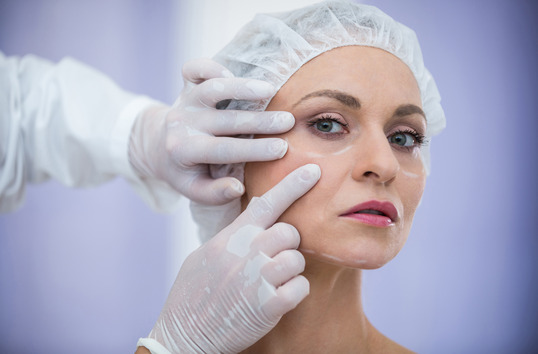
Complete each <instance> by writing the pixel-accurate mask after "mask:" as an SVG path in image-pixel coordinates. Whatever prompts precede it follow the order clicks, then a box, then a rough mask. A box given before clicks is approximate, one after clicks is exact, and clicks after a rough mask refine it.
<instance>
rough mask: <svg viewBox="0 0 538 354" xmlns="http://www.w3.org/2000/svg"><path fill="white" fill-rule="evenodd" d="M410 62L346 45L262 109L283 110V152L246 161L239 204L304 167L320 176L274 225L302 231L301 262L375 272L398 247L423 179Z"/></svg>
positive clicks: (419, 116)
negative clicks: (288, 120) (287, 115)
mask: <svg viewBox="0 0 538 354" xmlns="http://www.w3.org/2000/svg"><path fill="white" fill-rule="evenodd" d="M421 106H422V105H421V99H420V92H419V89H418V86H417V83H416V80H415V78H414V76H413V74H412V73H411V71H410V70H409V68H408V67H407V66H406V65H405V64H404V63H403V62H402V61H401V60H399V59H398V58H397V57H395V56H393V55H392V54H389V53H388V52H385V51H383V50H380V49H376V48H371V47H359V46H350V47H342V48H338V49H334V50H331V51H329V52H326V53H324V54H322V55H320V56H318V57H316V58H315V59H313V60H311V61H310V62H308V63H307V64H305V65H304V66H303V67H302V68H301V69H299V70H298V71H297V72H296V73H295V74H294V75H293V76H292V77H291V78H290V79H289V81H288V82H287V83H286V84H285V85H284V86H283V87H282V88H281V89H280V91H279V92H278V93H277V94H276V95H275V97H274V98H273V100H272V101H271V103H270V104H269V106H268V107H267V110H271V111H289V112H291V113H292V114H293V115H294V116H295V120H296V123H295V126H294V128H293V129H292V130H291V131H289V132H287V133H285V134H281V135H277V136H278V137H281V138H284V139H286V140H287V142H288V146H289V148H288V152H287V154H286V156H284V158H282V159H281V160H278V161H272V162H255V163H247V164H246V166H245V186H246V194H245V196H244V197H243V201H242V202H243V208H244V207H245V206H246V204H247V203H248V202H249V201H250V199H251V198H252V197H254V196H261V195H262V194H263V193H265V192H266V191H267V190H269V189H270V188H272V187H273V186H274V185H276V184H277V183H278V182H279V181H280V180H282V178H284V177H285V176H286V175H287V174H288V173H290V172H291V171H293V170H294V169H296V168H297V167H299V166H302V165H304V164H307V163H316V164H318V165H319V166H320V167H321V171H322V172H321V179H320V180H319V182H318V183H317V185H316V186H314V188H313V189H312V190H311V191H309V192H308V193H307V194H306V195H305V196H303V197H302V198H300V199H299V200H297V201H296V202H295V203H294V204H293V205H292V206H291V207H290V208H289V209H288V210H287V211H286V212H285V213H284V214H282V216H281V217H280V219H279V221H281V222H286V223H289V224H291V225H293V226H295V227H296V228H297V229H298V230H299V233H300V234H301V245H300V248H299V249H300V250H301V251H302V252H303V254H304V255H305V257H306V258H307V260H308V259H312V260H313V259H316V260H319V261H324V262H329V263H333V264H338V265H343V266H348V267H359V268H365V269H367V268H378V267H380V266H382V265H384V264H385V263H387V262H388V261H389V260H391V259H392V258H393V257H394V256H396V254H397V253H398V252H399V251H400V249H401V248H402V246H403V244H404V243H405V241H406V239H407V236H408V234H409V230H410V228H411V223H412V220H413V215H414V213H415V210H416V207H417V205H418V203H419V201H420V199H421V196H422V192H423V190H424V184H425V170H424V166H423V162H422V159H421V156H420V145H421V142H422V140H423V136H424V134H425V132H426V120H425V117H424V114H423V112H422V109H421Z"/></svg>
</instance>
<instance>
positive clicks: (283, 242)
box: [139, 165, 321, 353]
mask: <svg viewBox="0 0 538 354" xmlns="http://www.w3.org/2000/svg"><path fill="white" fill-rule="evenodd" d="M320 173H321V172H320V169H319V167H318V166H317V165H306V166H303V167H301V168H298V169H297V170H295V171H293V172H292V173H290V174H289V175H288V176H287V177H286V178H284V179H283V180H282V181H281V182H280V183H279V184H277V185H276V186H275V187H274V188H272V189H271V190H269V191H268V192H267V193H265V194H264V195H263V196H262V197H260V198H253V199H252V201H251V203H250V204H249V205H248V207H247V208H246V209H245V211H244V212H243V213H242V214H241V215H239V217H238V218H237V219H236V220H235V221H234V222H232V223H231V224H230V225H229V226H228V227H226V228H225V229H223V230H222V231H221V232H220V233H218V234H217V235H216V236H215V237H213V238H212V239H211V240H210V241H208V242H207V243H205V244H204V245H202V246H201V247H200V248H198V249H197V250H196V251H194V252H193V253H192V254H190V255H189V256H188V257H187V259H186V260H185V262H184V263H183V266H182V267H181V269H180V271H179V274H178V276H177V279H176V281H175V283H174V285H173V287H172V290H171V292H170V294H169V295H168V299H167V301H166V304H165V306H164V308H163V310H162V312H161V315H160V317H159V319H158V320H157V323H156V324H155V326H154V327H153V330H152V331H151V333H150V335H149V338H144V339H142V340H141V341H140V342H139V346H142V345H144V346H146V348H148V349H150V348H151V351H152V353H167V352H168V351H170V352H172V353H191V352H195V353H237V352H239V351H241V350H244V349H246V348H248V347H249V346H251V345H252V344H254V343H255V342H257V341H258V340H259V339H260V338H261V337H263V336H264V335H265V334H267V332H269V331H270V330H271V329H272V328H273V327H274V326H275V325H276V324H277V323H278V321H279V320H280V318H281V317H282V315H284V314H285V313H287V312H288V311H290V310H292V309H293V308H295V306H297V304H299V302H301V301H302V300H303V299H304V298H305V297H306V296H307V295H308V293H309V283H308V280H306V278H305V277H303V276H302V275H299V274H300V273H302V272H303V270H304V266H305V260H304V257H303V255H302V254H301V253H300V252H299V251H297V250H296V248H297V247H298V246H299V242H300V237H299V233H298V232H297V230H296V229H295V228H294V227H293V226H291V225H289V224H285V223H276V224H274V223H275V221H276V220H277V219H278V218H279V216H280V215H281V214H282V213H283V212H284V211H285V210H286V209H287V208H288V207H289V206H290V205H291V204H292V203H293V202H294V201H295V200H296V199H298V198H299V197H301V196H302V195H303V194H305V193H306V192H307V191H308V190H309V189H310V188H311V187H312V186H313V185H314V184H315V183H316V182H317V181H318V179H319V177H320ZM150 338H151V339H150ZM155 341H157V342H158V343H156V342H155ZM163 347H165V348H166V349H164V348H163ZM159 348H161V350H159Z"/></svg>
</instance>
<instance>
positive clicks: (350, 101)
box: [293, 90, 361, 109]
mask: <svg viewBox="0 0 538 354" xmlns="http://www.w3.org/2000/svg"><path fill="white" fill-rule="evenodd" d="M314 97H329V98H333V99H335V100H337V101H339V102H340V103H342V104H344V105H346V106H348V107H350V108H354V109H359V108H361V103H360V101H359V99H358V98H355V97H353V96H351V95H348V94H347V93H344V92H341V91H337V90H321V91H315V92H311V93H309V94H308V95H306V96H304V97H303V98H301V99H300V100H299V101H297V102H295V104H294V105H293V108H295V106H297V105H299V104H300V103H302V102H303V101H306V100H309V99H311V98H314Z"/></svg>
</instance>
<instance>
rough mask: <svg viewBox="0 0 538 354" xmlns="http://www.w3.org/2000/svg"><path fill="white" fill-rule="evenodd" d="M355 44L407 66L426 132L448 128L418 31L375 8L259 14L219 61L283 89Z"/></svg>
mask: <svg viewBox="0 0 538 354" xmlns="http://www.w3.org/2000/svg"><path fill="white" fill-rule="evenodd" d="M351 45H360V46H369V47H375V48H380V49H383V50H385V51H387V52H389V53H392V54H393V55H395V56H396V57H398V58H400V59H401V60H402V61H403V62H404V63H405V64H407V66H408V67H409V68H410V69H411V71H412V72H413V75H414V76H415V79H416V80H417V83H418V87H419V89H420V93H421V98H422V106H423V107H422V108H423V110H424V112H425V113H426V118H427V121H428V130H427V134H426V135H427V136H428V137H431V136H433V135H435V134H437V133H439V132H440V131H441V130H442V129H443V128H444V127H445V116H444V113H443V109H442V107H441V104H440V100H441V98H440V95H439V92H438V90H437V86H436V85H435V82H434V80H433V77H432V76H431V74H430V73H429V72H428V70H427V69H426V68H425V67H424V62H423V59H422V52H421V50H420V46H419V43H418V40H417V37H416V35H415V32H413V31H412V30H411V29H409V28H407V27H406V26H404V25H402V24H400V23H398V22H396V21H394V20H393V19H392V18H391V17H390V16H388V15H386V14H385V13H383V12H382V11H381V10H379V9H377V8H376V7H373V6H368V5H362V4H356V3H353V2H350V1H344V0H332V1H324V2H321V3H318V4H314V5H311V6H308V7H305V8H302V9H298V10H294V11H290V12H284V13H275V14H259V15H256V16H255V17H254V19H253V20H252V21H251V22H249V23H247V24H246V25H245V26H244V27H243V28H242V29H241V30H240V31H239V33H237V35H236V36H235V38H234V39H233V40H232V41H231V42H230V43H229V44H228V45H227V46H226V47H224V48H223V49H222V50H221V51H220V52H219V53H218V54H217V55H216V56H215V60H216V61H218V62H220V63H221V64H223V65H224V66H226V67H227V68H228V69H230V71H232V72H233V73H234V75H236V76H238V77H245V78H252V79H258V80H264V81H267V82H269V83H271V84H273V85H274V86H275V87H276V88H278V89H280V88H281V87H282V85H284V84H285V83H286V82H287V81H288V79H289V78H290V77H291V76H292V75H293V74H294V73H295V72H296V71H297V70H298V69H299V68H301V66H303V65H304V64H305V63H307V62H308V61H310V60H311V59H313V58H315V57H316V56H318V55H320V54H322V53H324V52H327V51H329V50H331V49H334V48H338V47H344V46H351ZM270 100H271V99H267V100H264V101H261V102H243V101H235V102H232V103H231V105H230V106H229V107H228V108H229V109H246V110H258V111H262V110H264V109H265V108H266V107H267V105H268V104H269V102H270Z"/></svg>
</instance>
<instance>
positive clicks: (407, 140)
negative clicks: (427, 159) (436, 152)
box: [389, 133, 417, 147]
mask: <svg viewBox="0 0 538 354" xmlns="http://www.w3.org/2000/svg"><path fill="white" fill-rule="evenodd" d="M389 141H390V142H391V143H392V144H396V145H399V146H403V147H411V146H414V145H416V143H417V141H416V139H415V136H414V135H413V134H411V133H396V134H393V135H391V136H390V137H389Z"/></svg>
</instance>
